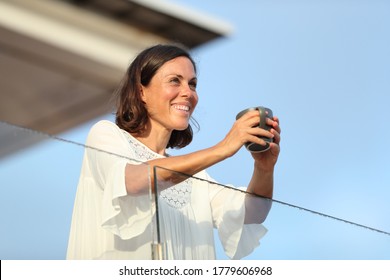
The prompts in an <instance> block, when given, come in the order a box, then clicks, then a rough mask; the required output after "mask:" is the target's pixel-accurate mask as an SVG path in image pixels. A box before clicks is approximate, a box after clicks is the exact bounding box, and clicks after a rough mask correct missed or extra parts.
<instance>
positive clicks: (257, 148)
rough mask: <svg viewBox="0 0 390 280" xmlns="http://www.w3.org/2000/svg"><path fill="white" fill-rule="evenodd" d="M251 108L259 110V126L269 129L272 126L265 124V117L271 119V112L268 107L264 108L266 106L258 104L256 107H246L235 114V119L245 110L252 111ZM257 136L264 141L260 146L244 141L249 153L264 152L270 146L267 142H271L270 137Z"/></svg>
mask: <svg viewBox="0 0 390 280" xmlns="http://www.w3.org/2000/svg"><path fill="white" fill-rule="evenodd" d="M253 110H257V111H259V112H260V123H259V127H260V128H263V129H266V130H268V131H269V130H271V128H272V126H269V125H267V124H266V118H270V119H271V118H272V117H273V114H272V110H271V109H269V108H266V107H262V106H258V107H251V108H247V109H245V110H242V111H241V112H239V113H238V114H237V116H236V120H238V119H239V118H241V117H242V116H243V115H244V114H246V113H247V112H249V111H253ZM259 138H261V139H263V140H264V141H265V142H266V145H265V146H262V145H259V144H257V143H252V142H247V143H245V147H246V148H247V150H248V151H250V152H251V153H260V152H265V151H267V150H268V149H269V148H270V145H269V143H272V141H273V140H272V138H268V137H265V136H259Z"/></svg>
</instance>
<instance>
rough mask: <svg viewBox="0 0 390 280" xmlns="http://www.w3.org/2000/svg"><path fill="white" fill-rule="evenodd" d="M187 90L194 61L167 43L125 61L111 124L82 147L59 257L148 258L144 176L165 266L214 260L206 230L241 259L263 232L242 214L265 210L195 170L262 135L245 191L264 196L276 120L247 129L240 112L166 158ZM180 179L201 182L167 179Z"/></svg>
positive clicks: (180, 136)
mask: <svg viewBox="0 0 390 280" xmlns="http://www.w3.org/2000/svg"><path fill="white" fill-rule="evenodd" d="M196 85H197V77H196V66H195V63H194V61H193V59H192V58H191V56H190V55H189V53H188V52H187V51H186V50H185V49H183V48H181V47H178V46H176V45H156V46H153V47H150V48H148V49H146V50H144V51H143V52H141V53H140V54H139V55H138V56H137V57H136V58H135V60H134V61H133V62H132V63H131V65H130V66H129V68H128V69H127V72H126V75H125V77H124V79H123V82H122V84H121V86H120V88H119V89H118V91H117V96H118V108H117V112H116V124H114V123H111V122H109V121H100V122H98V123H97V124H96V125H94V127H93V128H92V129H91V131H90V133H89V136H88V139H87V147H91V148H87V149H86V152H85V156H84V160H83V166H82V170H81V175H80V182H79V185H78V190H77V194H76V199H75V206H74V212H73V218H72V226H71V233H70V238H69V244H68V252H67V258H68V259H150V258H151V256H152V255H151V246H150V245H151V242H152V240H153V238H154V234H155V232H154V233H153V232H152V229H153V226H152V221H151V216H152V214H151V213H152V212H151V211H150V208H151V207H152V206H153V205H151V203H150V199H149V195H148V193H149V187H150V185H149V182H150V181H149V180H150V178H152V179H154V178H157V179H158V180H159V183H158V189H159V190H158V191H159V195H158V203H159V210H160V217H161V220H160V233H161V238H162V241H163V243H164V245H165V246H166V254H167V257H168V258H171V259H215V249H214V237H213V227H215V228H217V229H218V234H219V238H220V240H221V242H222V245H223V247H224V250H225V252H226V254H227V255H228V256H229V257H230V258H234V259H237V258H241V257H243V256H245V255H247V254H249V253H250V252H251V251H252V250H253V249H254V248H255V247H256V246H257V245H258V239H259V238H261V236H262V235H264V234H265V232H266V230H265V228H264V227H263V226H262V225H261V224H259V223H261V222H262V220H261V221H253V219H252V221H251V219H250V215H249V214H248V213H249V212H256V211H259V216H262V217H263V219H264V218H265V216H266V214H267V211H268V210H269V208H268V209H266V210H264V209H257V210H253V208H254V207H253V205H254V204H253V203H252V204H251V203H250V202H248V201H249V200H248V199H246V198H245V195H244V194H243V195H238V193H240V192H237V191H232V190H231V189H228V188H224V187H221V186H219V185H217V184H212V183H210V182H209V181H210V180H211V178H210V177H209V176H208V174H207V173H206V172H205V169H206V168H208V167H209V166H212V165H214V164H216V163H218V162H220V161H223V160H224V159H227V158H229V157H231V156H233V155H234V154H235V153H236V152H237V151H238V150H239V149H240V148H241V147H242V146H243V144H244V143H246V142H248V141H252V142H256V143H259V144H261V145H265V142H264V141H263V140H261V139H260V138H259V137H258V136H266V137H271V138H273V140H274V141H273V143H272V144H271V148H270V149H269V150H268V151H266V152H264V153H257V154H252V155H253V158H254V171H253V176H252V178H251V180H250V182H249V185H248V187H247V191H248V192H251V193H254V194H257V195H260V196H262V197H266V198H272V193H273V173H274V166H275V164H276V161H277V159H278V155H279V150H280V149H279V142H280V128H279V121H278V118H277V117H273V118H272V119H267V124H268V125H270V126H272V129H271V130H270V131H267V130H263V129H260V128H258V127H256V125H258V123H259V121H260V116H259V112H258V111H250V112H248V113H247V114H245V115H244V116H243V117H241V118H240V119H239V120H237V121H236V122H235V123H234V124H233V126H232V128H231V130H230V131H229V133H228V134H227V135H226V137H225V138H224V139H223V140H222V141H220V142H219V143H217V144H216V145H214V146H211V147H210V148H207V149H204V150H200V151H197V152H193V153H190V154H186V155H182V156H169V155H168V154H167V152H166V149H167V148H182V147H185V146H186V145H188V144H189V143H190V142H191V140H192V129H191V125H190V124H189V121H190V119H191V115H192V113H193V112H194V110H195V108H196V105H197V103H198V95H197V92H196ZM92 148H94V149H92ZM101 151H107V152H108V153H105V152H101ZM118 155H119V156H118ZM141 162H142V163H146V164H140V163H141ZM154 166H158V167H162V168H157V169H156V170H158V172H157V174H152V175H151V176H150V174H149V173H148V170H149V169H148V168H149V167H150V168H151V169H150V170H151V171H152V172H154V169H153V167H154ZM169 170H175V171H177V172H179V173H175V172H170V171H169ZM182 173H184V174H188V175H195V176H196V177H198V178H200V179H202V180H197V179H195V178H187V179H186V178H182V179H180V178H179V177H180V176H175V175H174V174H182ZM154 175H156V176H154ZM163 182H169V183H167V184H165V183H163ZM153 183H154V182H152V185H153ZM162 186H164V187H162ZM173 198H174V199H173ZM226 202H228V203H226ZM249 204H251V206H252V207H249ZM251 208H252V210H250V209H251ZM152 209H153V207H152ZM261 211H263V212H265V213H263V214H261V213H260V212H261Z"/></svg>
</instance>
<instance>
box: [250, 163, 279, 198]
mask: <svg viewBox="0 0 390 280" xmlns="http://www.w3.org/2000/svg"><path fill="white" fill-rule="evenodd" d="M273 189H274V170H273V169H271V170H262V169H260V168H258V167H257V165H256V163H255V167H254V170H253V175H252V178H251V180H250V182H249V185H248V188H247V192H249V193H254V194H257V195H260V196H263V197H267V198H272V196H273Z"/></svg>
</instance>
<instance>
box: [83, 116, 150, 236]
mask: <svg viewBox="0 0 390 280" xmlns="http://www.w3.org/2000/svg"><path fill="white" fill-rule="evenodd" d="M87 146H89V147H91V148H88V150H87V156H88V159H89V169H90V170H91V177H92V178H93V179H94V180H95V182H96V184H97V186H98V187H100V188H101V191H102V199H101V207H100V208H101V209H102V210H101V226H102V227H103V228H104V229H106V230H109V231H110V232H112V233H113V234H115V235H117V236H119V237H120V238H121V239H130V238H132V237H135V236H138V235H140V234H141V233H143V232H144V231H145V229H146V227H147V226H148V225H149V224H150V221H151V211H150V209H151V206H150V205H151V200H150V199H149V195H148V192H146V194H143V195H129V194H127V190H126V184H125V169H126V166H127V164H131V165H134V168H135V169H136V170H137V172H139V174H140V173H141V172H144V173H145V174H148V166H147V165H146V164H143V163H141V162H140V161H137V160H135V151H134V150H132V149H131V147H130V146H129V143H128V142H127V140H126V137H125V136H124V133H123V131H122V130H120V129H119V128H118V127H117V126H116V125H115V124H113V123H111V122H108V121H101V122H98V123H97V124H96V125H95V126H94V127H93V128H92V129H91V131H90V134H89V136H88V139H87ZM146 187H148V186H146Z"/></svg>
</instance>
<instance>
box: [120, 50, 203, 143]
mask: <svg viewBox="0 0 390 280" xmlns="http://www.w3.org/2000/svg"><path fill="white" fill-rule="evenodd" d="M181 56H184V57H187V58H188V59H189V60H190V61H191V62H192V64H193V66H194V70H195V73H196V64H195V62H194V60H193V59H192V57H191V55H190V54H189V52H188V51H187V49H186V48H185V47H183V46H180V45H173V44H171V45H161V44H159V45H155V46H152V47H149V48H147V49H145V50H143V51H142V52H141V53H139V54H138V55H137V57H136V58H135V59H134V60H133V62H132V63H131V64H130V66H129V67H128V68H127V71H126V74H125V76H124V77H123V79H122V82H121V84H120V86H119V87H118V89H117V90H116V94H115V95H116V103H117V111H116V119H115V122H116V124H117V125H118V126H119V127H120V128H122V129H124V130H126V131H127V132H129V133H135V134H140V133H142V132H143V131H144V130H145V129H146V125H147V123H148V120H149V115H148V111H147V109H146V107H145V104H144V102H143V100H142V98H141V90H140V89H141V86H140V85H143V86H147V85H149V83H150V81H151V80H152V78H153V76H154V75H155V74H156V72H157V70H158V69H160V67H161V66H162V65H163V64H164V63H166V62H168V61H170V60H172V59H174V58H177V57H181ZM191 121H192V123H193V124H195V126H196V127H197V128H198V129H199V125H198V123H197V122H196V121H195V120H194V119H193V118H192V117H191ZM192 138H193V131H192V127H191V125H190V124H189V125H188V127H187V128H186V129H185V130H174V131H173V132H172V134H171V137H170V139H169V142H168V144H167V148H183V147H185V146H187V145H188V144H190V143H191V141H192Z"/></svg>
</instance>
